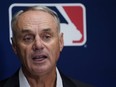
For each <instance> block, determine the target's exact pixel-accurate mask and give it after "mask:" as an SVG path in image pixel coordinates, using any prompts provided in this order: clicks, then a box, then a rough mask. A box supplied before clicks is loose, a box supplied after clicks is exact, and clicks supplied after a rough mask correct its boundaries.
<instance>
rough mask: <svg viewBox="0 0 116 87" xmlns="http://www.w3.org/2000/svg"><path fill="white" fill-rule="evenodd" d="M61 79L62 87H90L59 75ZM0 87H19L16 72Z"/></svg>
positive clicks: (1, 82)
mask: <svg viewBox="0 0 116 87" xmlns="http://www.w3.org/2000/svg"><path fill="white" fill-rule="evenodd" d="M60 74H61V73H60ZM61 78H62V81H63V87H92V86H90V85H87V84H84V83H82V82H80V81H75V80H73V79H70V78H68V77H66V76H65V75H63V74H61ZM0 87H19V75H18V71H17V72H16V73H15V74H14V75H13V76H12V77H10V78H8V79H6V80H3V81H0Z"/></svg>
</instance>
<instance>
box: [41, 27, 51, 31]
mask: <svg viewBox="0 0 116 87" xmlns="http://www.w3.org/2000/svg"><path fill="white" fill-rule="evenodd" d="M42 31H43V32H51V29H50V28H46V29H43V30H42Z"/></svg>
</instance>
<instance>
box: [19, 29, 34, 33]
mask: <svg viewBox="0 0 116 87" xmlns="http://www.w3.org/2000/svg"><path fill="white" fill-rule="evenodd" d="M21 32H22V33H30V32H32V31H30V30H29V29H22V31H21Z"/></svg>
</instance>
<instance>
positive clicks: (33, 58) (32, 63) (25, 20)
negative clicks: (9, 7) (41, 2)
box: [0, 6, 88, 87]
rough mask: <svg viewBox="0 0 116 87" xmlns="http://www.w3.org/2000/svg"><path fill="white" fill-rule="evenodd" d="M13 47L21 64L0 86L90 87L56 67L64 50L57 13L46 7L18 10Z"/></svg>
mask: <svg viewBox="0 0 116 87" xmlns="http://www.w3.org/2000/svg"><path fill="white" fill-rule="evenodd" d="M11 24H12V31H13V37H12V47H13V50H14V52H15V54H16V55H17V56H18V57H19V59H20V61H21V63H22V67H21V68H20V69H19V71H17V73H16V74H15V75H13V76H12V77H10V78H8V79H6V80H4V81H1V82H0V87H88V86H87V85H84V84H83V83H80V82H79V81H74V80H72V79H69V78H67V77H66V76H64V75H63V74H61V73H60V72H59V70H58V69H57V68H56V63H57V61H58V58H59V55H60V52H61V51H62V49H63V45H64V44H63V43H64V42H63V33H62V32H60V21H59V18H58V16H57V14H56V13H55V12H54V11H52V10H51V9H49V8H47V7H43V6H34V7H31V8H29V9H27V10H25V11H19V12H18V13H17V14H16V15H15V16H14V17H13V19H12V22H11Z"/></svg>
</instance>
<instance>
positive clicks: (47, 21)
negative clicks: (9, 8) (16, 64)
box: [13, 11, 63, 75]
mask: <svg viewBox="0 0 116 87" xmlns="http://www.w3.org/2000/svg"><path fill="white" fill-rule="evenodd" d="M13 48H14V51H15V53H16V54H17V55H18V56H19V58H20V60H21V62H22V64H23V67H25V69H26V70H27V71H28V72H29V73H31V74H33V75H40V74H44V73H48V72H50V71H51V70H53V69H55V66H56V62H57V60H58V58H59V55H60V51H62V48H63V34H62V33H58V29H57V24H56V21H55V19H54V18H53V17H52V16H51V15H50V14H48V13H46V12H43V11H27V12H25V13H23V14H21V15H20V16H19V19H18V22H17V34H16V39H15V41H14V45H13Z"/></svg>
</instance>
